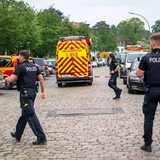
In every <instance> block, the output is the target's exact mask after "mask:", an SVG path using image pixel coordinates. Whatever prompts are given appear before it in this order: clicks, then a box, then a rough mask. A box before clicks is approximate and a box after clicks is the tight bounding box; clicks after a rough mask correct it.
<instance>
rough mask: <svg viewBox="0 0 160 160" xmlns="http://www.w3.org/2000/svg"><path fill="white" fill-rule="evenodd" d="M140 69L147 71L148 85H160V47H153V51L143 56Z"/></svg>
mask: <svg viewBox="0 0 160 160" xmlns="http://www.w3.org/2000/svg"><path fill="white" fill-rule="evenodd" d="M139 69H141V70H143V71H145V73H144V82H145V84H146V85H150V86H153V87H154V86H155V87H160V48H159V49H153V50H152V52H151V53H148V54H146V55H145V56H144V57H142V59H141V61H140V64H139Z"/></svg>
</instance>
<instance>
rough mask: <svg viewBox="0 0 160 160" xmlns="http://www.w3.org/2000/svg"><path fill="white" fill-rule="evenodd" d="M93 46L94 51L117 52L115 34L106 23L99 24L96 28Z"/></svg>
mask: <svg viewBox="0 0 160 160" xmlns="http://www.w3.org/2000/svg"><path fill="white" fill-rule="evenodd" d="M93 28H94V33H95V35H96V38H94V41H93V45H94V51H99V52H101V51H115V50H116V48H117V40H116V36H115V34H114V33H113V32H112V30H111V29H110V28H109V25H107V24H106V23H105V22H104V21H101V22H98V23H97V24H96V25H95V26H94V27H93Z"/></svg>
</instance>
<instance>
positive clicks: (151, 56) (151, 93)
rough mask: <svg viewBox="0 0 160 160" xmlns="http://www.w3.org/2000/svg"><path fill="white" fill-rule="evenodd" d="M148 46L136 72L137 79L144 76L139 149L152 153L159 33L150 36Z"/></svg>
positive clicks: (158, 97) (159, 86)
mask: <svg viewBox="0 0 160 160" xmlns="http://www.w3.org/2000/svg"><path fill="white" fill-rule="evenodd" d="M150 46H151V49H152V51H151V52H150V53H148V54H146V55H145V56H144V57H142V59H141V61H140V64H139V68H138V70H137V71H136V74H137V77H139V78H140V77H142V76H144V82H145V88H146V91H145V96H144V102H143V106H142V109H143V114H144V135H143V138H144V145H143V146H141V149H142V150H144V151H146V152H152V147H151V144H152V142H153V140H152V133H153V121H154V117H155V113H156V109H157V105H158V102H160V32H157V33H153V34H152V35H151V36H150Z"/></svg>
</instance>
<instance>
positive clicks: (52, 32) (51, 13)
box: [35, 7, 62, 57]
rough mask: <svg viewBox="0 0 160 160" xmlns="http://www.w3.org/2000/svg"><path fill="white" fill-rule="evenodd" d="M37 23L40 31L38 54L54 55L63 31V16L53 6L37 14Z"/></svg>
mask: <svg viewBox="0 0 160 160" xmlns="http://www.w3.org/2000/svg"><path fill="white" fill-rule="evenodd" d="M37 23H38V26H39V32H40V43H39V45H38V46H37V48H36V49H35V54H36V55H38V56H41V57H42V56H45V55H48V56H54V55H55V51H56V44H57V41H58V39H59V35H60V32H61V29H62V28H61V27H60V26H61V25H62V23H61V17H60V16H59V15H58V14H57V12H56V10H55V9H54V8H52V7H50V8H49V9H45V10H43V11H40V12H39V13H38V14H37Z"/></svg>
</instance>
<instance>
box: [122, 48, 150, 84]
mask: <svg viewBox="0 0 160 160" xmlns="http://www.w3.org/2000/svg"><path fill="white" fill-rule="evenodd" d="M145 54H147V52H141V51H131V52H127V53H126V56H125V60H124V62H122V64H123V66H122V67H123V68H121V69H120V74H121V75H120V77H122V78H123V83H124V84H127V72H128V69H129V68H130V67H131V64H132V62H133V61H134V59H135V58H138V57H139V58H142V57H143V56H144V55H145Z"/></svg>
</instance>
